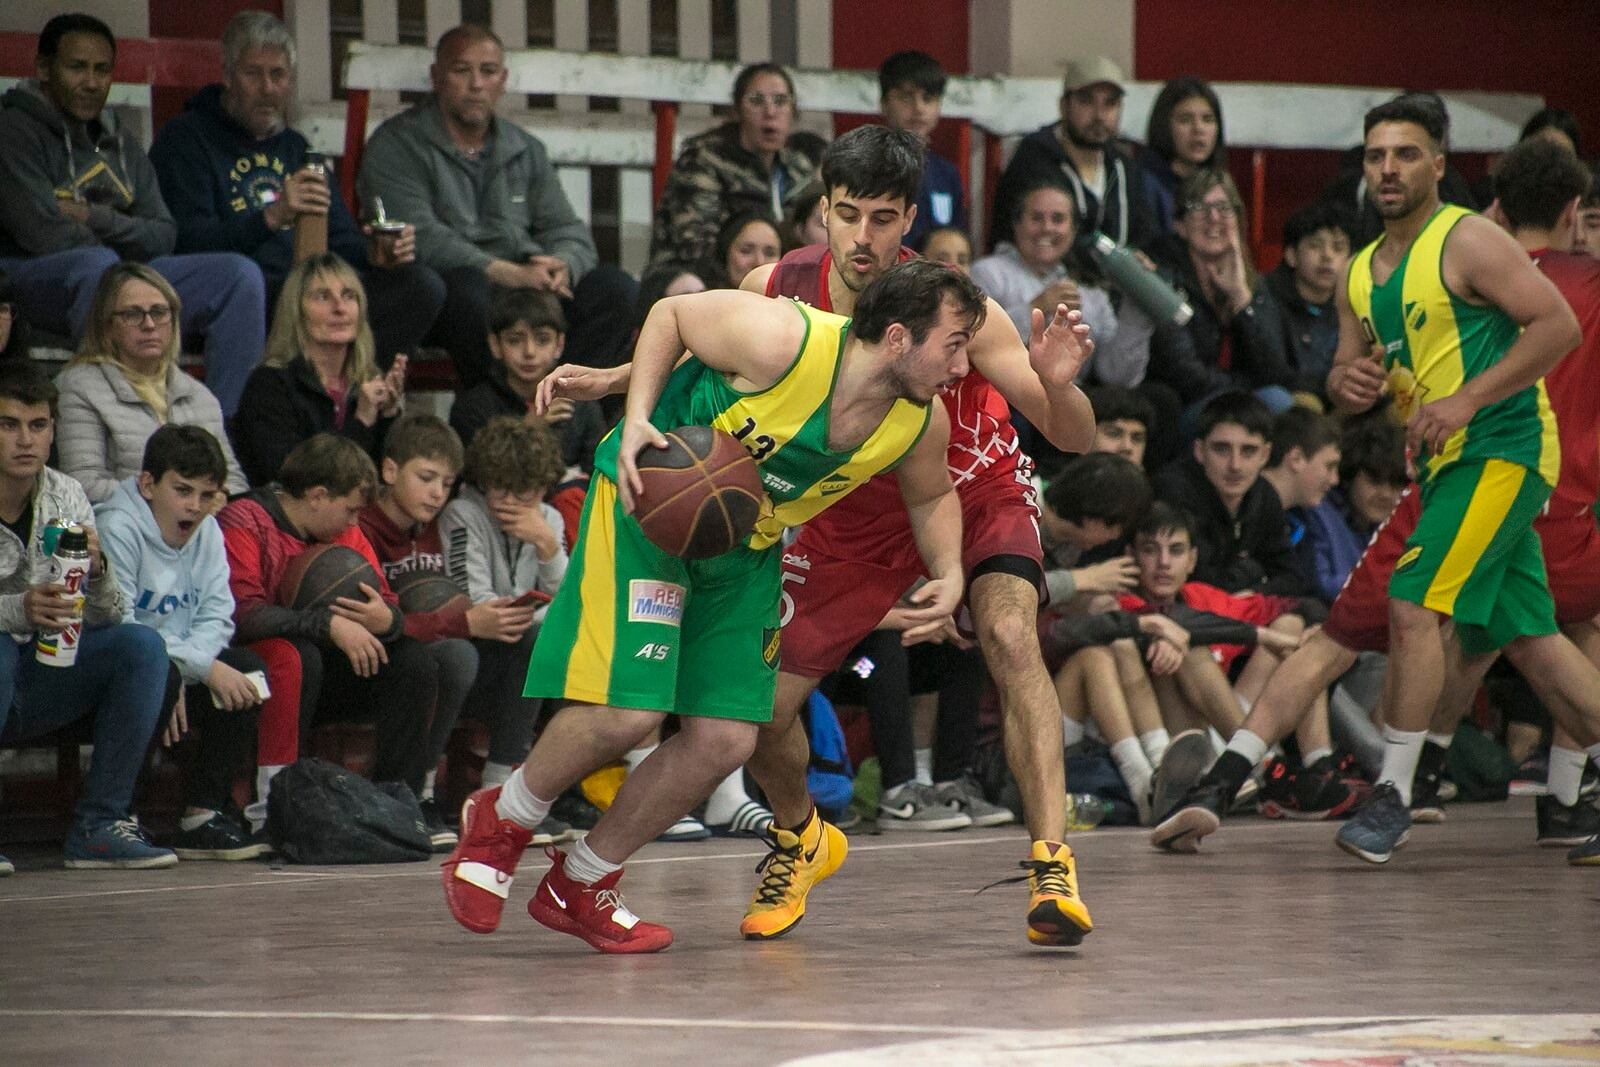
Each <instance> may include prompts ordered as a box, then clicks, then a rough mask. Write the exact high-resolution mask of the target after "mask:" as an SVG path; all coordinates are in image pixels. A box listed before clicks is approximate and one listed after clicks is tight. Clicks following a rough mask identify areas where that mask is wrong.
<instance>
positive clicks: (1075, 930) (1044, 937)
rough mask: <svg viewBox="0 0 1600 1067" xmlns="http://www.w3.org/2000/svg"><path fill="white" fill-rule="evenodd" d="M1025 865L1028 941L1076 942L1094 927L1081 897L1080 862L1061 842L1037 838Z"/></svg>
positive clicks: (1035, 942) (1061, 943) (1023, 862)
mask: <svg viewBox="0 0 1600 1067" xmlns="http://www.w3.org/2000/svg"><path fill="white" fill-rule="evenodd" d="M1021 866H1023V867H1024V868H1026V869H1027V871H1028V876H1027V877H1028V940H1029V941H1032V942H1033V943H1034V944H1035V945H1076V944H1078V943H1079V942H1080V941H1082V940H1083V938H1084V935H1085V934H1087V933H1089V931H1091V930H1093V929H1094V920H1092V919H1090V918H1089V909H1088V908H1086V907H1084V904H1083V900H1082V899H1081V898H1080V897H1079V896H1078V865H1077V861H1076V860H1075V859H1074V858H1073V855H1072V849H1070V848H1068V847H1067V846H1066V845H1064V844H1062V843H1061V842H1059V841H1035V842H1034V843H1033V848H1032V850H1031V851H1030V852H1029V853H1028V858H1027V859H1026V860H1023V861H1022V864H1021Z"/></svg>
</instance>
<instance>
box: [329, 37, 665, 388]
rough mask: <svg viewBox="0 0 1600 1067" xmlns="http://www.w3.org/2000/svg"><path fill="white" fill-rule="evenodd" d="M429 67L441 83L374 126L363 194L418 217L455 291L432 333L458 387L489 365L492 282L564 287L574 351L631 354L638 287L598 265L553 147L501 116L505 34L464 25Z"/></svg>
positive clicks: (606, 357) (573, 356) (590, 356)
mask: <svg viewBox="0 0 1600 1067" xmlns="http://www.w3.org/2000/svg"><path fill="white" fill-rule="evenodd" d="M429 73H430V76H431V77H432V79H433V94H432V95H431V96H429V97H428V98H427V99H426V100H424V101H423V102H422V103H420V104H417V105H416V106H415V107H413V108H411V109H410V110H408V111H405V112H402V113H401V114H399V115H396V116H395V117H394V118H392V119H389V120H388V121H387V122H385V123H384V124H383V125H382V126H380V127H378V129H377V130H376V131H375V132H374V133H373V135H372V140H371V141H370V142H369V143H368V145H367V150H366V155H365V156H364V157H363V159H362V163H361V173H360V177H359V181H358V188H359V191H360V195H361V200H362V201H363V202H364V203H370V202H371V200H372V198H373V197H375V196H378V197H382V198H383V204H384V210H385V211H386V212H387V213H388V214H389V215H391V216H393V217H395V218H398V219H404V220H405V221H406V222H409V223H411V224H412V225H414V226H416V228H417V257H418V259H419V260H420V261H421V262H422V263H423V264H425V265H426V266H428V267H430V268H432V269H433V270H435V271H437V272H438V273H439V276H440V277H441V278H442V279H443V281H444V284H445V291H446V296H445V305H444V310H443V311H441V312H440V314H439V319H438V321H437V322H436V323H435V325H434V328H433V332H432V333H431V334H430V335H429V337H430V339H431V340H433V341H434V342H436V343H438V344H442V345H443V346H444V347H445V348H446V349H447V350H448V351H449V353H450V358H451V359H452V360H453V361H454V363H455V366H456V377H457V379H458V381H459V384H460V388H462V389H468V388H471V387H472V386H474V385H476V384H478V382H480V381H482V380H483V379H484V378H485V377H486V376H487V375H488V369H489V363H490V357H489V346H488V307H489V293H490V289H491V287H492V286H500V287H503V288H507V289H542V290H547V291H550V292H554V293H556V294H558V295H559V296H560V297H561V299H562V307H563V311H564V312H565V313H566V316H567V322H568V324H569V325H570V332H569V333H568V335H567V353H566V358H567V359H568V360H570V361H572V362H575V363H582V364H586V365H589V366H611V365H615V364H618V363H623V362H626V361H627V349H628V346H629V340H630V337H631V334H632V325H633V315H632V310H633V298H634V295H635V293H636V291H637V286H636V285H635V283H634V282H633V279H631V278H630V277H629V276H628V275H627V274H625V273H624V272H622V271H621V270H619V269H617V268H615V267H610V266H600V265H598V263H599V256H598V254H597V253H596V251H595V245H594V238H593V237H592V236H591V235H590V233H589V229H588V227H587V226H586V225H585V224H584V222H583V220H582V219H580V218H578V216H577V214H576V213H575V212H574V211H573V210H572V205H571V204H570V203H568V202H567V197H566V194H565V193H563V192H562V191H561V184H560V182H559V181H558V180H557V178H556V169H555V166H554V165H553V164H552V163H551V161H550V156H549V153H548V152H547V151H546V149H545V146H544V145H543V144H542V143H541V142H540V141H539V140H538V138H536V137H534V136H532V135H531V134H529V133H527V132H526V131H525V130H523V129H522V128H521V127H519V126H517V125H516V124H514V123H511V122H507V121H506V120H504V119H502V118H500V117H498V116H497V115H495V113H494V109H495V105H496V104H497V103H498V102H499V100H500V98H501V97H502V96H504V95H505V90H506V75H507V70H506V66H505V50H504V48H503V47H502V45H501V43H500V39H499V38H498V37H497V36H495V34H494V33H493V31H491V30H488V29H485V28H484V27H481V26H475V25H471V24H463V25H461V26H457V27H456V28H455V29H453V30H451V31H449V32H448V33H446V34H445V35H444V36H443V37H441V38H440V39H439V44H438V46H437V48H436V49H435V51H434V63H433V66H432V67H430V68H429Z"/></svg>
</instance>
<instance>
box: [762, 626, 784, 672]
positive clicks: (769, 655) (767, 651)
mask: <svg viewBox="0 0 1600 1067" xmlns="http://www.w3.org/2000/svg"><path fill="white" fill-rule="evenodd" d="M782 632H783V631H781V630H772V629H763V630H762V631H761V659H762V662H764V663H766V665H767V666H769V667H776V666H777V665H778V635H779V634H780V633H782Z"/></svg>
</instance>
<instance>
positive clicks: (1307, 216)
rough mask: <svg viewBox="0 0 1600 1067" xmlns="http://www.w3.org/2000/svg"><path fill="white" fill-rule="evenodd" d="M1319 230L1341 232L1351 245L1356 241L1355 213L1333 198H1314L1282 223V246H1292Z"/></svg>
mask: <svg viewBox="0 0 1600 1067" xmlns="http://www.w3.org/2000/svg"><path fill="white" fill-rule="evenodd" d="M1319 230H1334V231H1335V232H1338V233H1342V234H1344V235H1345V238H1346V239H1347V240H1349V242H1350V244H1351V246H1352V247H1353V246H1354V245H1355V243H1356V219H1355V214H1354V213H1353V212H1352V211H1351V210H1350V209H1349V208H1347V207H1345V206H1344V205H1343V204H1341V203H1338V202H1337V201H1334V200H1314V201H1312V202H1311V203H1309V204H1307V205H1305V206H1304V207H1302V208H1301V209H1300V210H1298V211H1296V212H1295V213H1294V214H1293V215H1290V216H1289V221H1287V222H1285V223H1284V224H1283V247H1284V248H1293V247H1294V246H1295V245H1297V244H1299V243H1300V242H1301V241H1304V240H1305V239H1306V238H1307V237H1310V236H1311V235H1312V234H1314V233H1317V232H1318V231H1319Z"/></svg>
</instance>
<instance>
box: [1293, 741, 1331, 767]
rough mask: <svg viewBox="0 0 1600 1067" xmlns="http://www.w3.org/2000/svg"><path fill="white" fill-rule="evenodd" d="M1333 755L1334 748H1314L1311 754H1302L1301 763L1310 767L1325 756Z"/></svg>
mask: <svg viewBox="0 0 1600 1067" xmlns="http://www.w3.org/2000/svg"><path fill="white" fill-rule="evenodd" d="M1331 755H1333V746H1332V745H1323V746H1322V747H1321V748H1314V749H1312V750H1311V751H1310V752H1302V753H1300V762H1301V763H1304V764H1305V765H1306V766H1307V767H1309V766H1311V765H1312V764H1313V763H1315V762H1317V760H1319V759H1321V758H1322V757H1323V756H1331Z"/></svg>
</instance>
